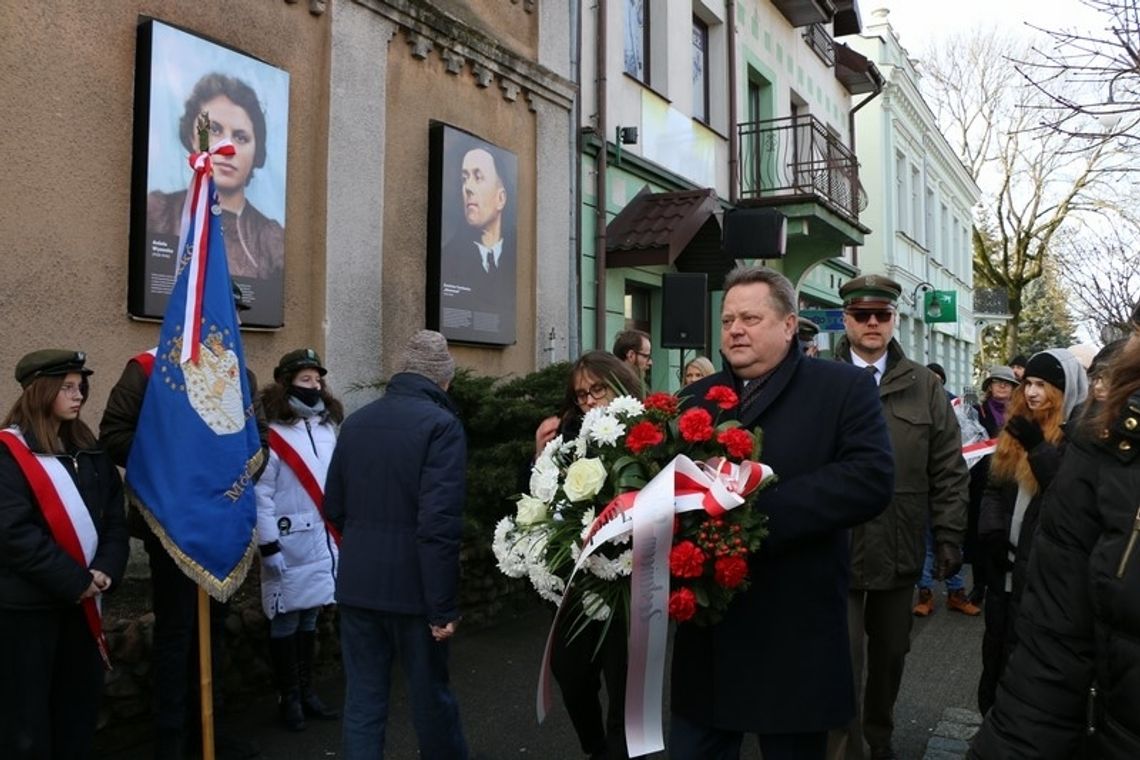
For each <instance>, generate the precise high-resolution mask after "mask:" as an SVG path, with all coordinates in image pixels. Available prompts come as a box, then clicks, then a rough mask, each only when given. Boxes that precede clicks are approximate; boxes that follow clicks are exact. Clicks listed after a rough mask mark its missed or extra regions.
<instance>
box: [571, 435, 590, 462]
mask: <svg viewBox="0 0 1140 760" xmlns="http://www.w3.org/2000/svg"><path fill="white" fill-rule="evenodd" d="M588 446H589V441H587V440H586V436H584V435H580V436H578V437H577V438H576V439H575V440H574V458H575V459H581V458H582V457H584V456H586V450H587V448H588Z"/></svg>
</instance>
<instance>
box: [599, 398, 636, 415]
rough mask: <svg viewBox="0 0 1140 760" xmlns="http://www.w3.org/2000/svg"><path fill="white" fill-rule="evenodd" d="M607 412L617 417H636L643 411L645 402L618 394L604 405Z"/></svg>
mask: <svg viewBox="0 0 1140 760" xmlns="http://www.w3.org/2000/svg"><path fill="white" fill-rule="evenodd" d="M606 409H608V410H609V413H610V414H612V415H615V416H617V417H637V416H639V415H641V414H644V413H645V404H643V403H641V402H640V401H638V400H637V399H635V398H634V397H633V396H618V397H617V398H615V399H614V400H613V401H611V402H610V404H609V406H607V407H606Z"/></svg>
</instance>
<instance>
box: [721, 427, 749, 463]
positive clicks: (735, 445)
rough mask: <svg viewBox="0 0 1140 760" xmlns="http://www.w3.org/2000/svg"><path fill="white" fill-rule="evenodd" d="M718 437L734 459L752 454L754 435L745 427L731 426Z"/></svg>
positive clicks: (745, 457) (744, 457)
mask: <svg viewBox="0 0 1140 760" xmlns="http://www.w3.org/2000/svg"><path fill="white" fill-rule="evenodd" d="M716 439H717V441H718V442H720V443H721V444H722V445H723V446H724V448H725V450H726V451H727V452H728V455H729V456H730V457H732V458H733V459H747V458H748V457H749V456H750V455H751V454H752V436H751V435H749V434H748V431H746V430H744V429H743V428H738V427H734V428H729V429H728V430H725V431H723V432H721V434H720V435H718V436H717V437H716Z"/></svg>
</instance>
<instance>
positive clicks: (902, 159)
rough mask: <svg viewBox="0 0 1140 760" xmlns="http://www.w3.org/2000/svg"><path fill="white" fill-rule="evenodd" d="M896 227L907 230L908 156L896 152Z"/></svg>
mask: <svg viewBox="0 0 1140 760" xmlns="http://www.w3.org/2000/svg"><path fill="white" fill-rule="evenodd" d="M895 210H896V212H897V214H896V217H897V218H896V219H895V227H896V228H897V229H898V231H899V232H905V231H906V156H904V155H903V154H902V153H895Z"/></svg>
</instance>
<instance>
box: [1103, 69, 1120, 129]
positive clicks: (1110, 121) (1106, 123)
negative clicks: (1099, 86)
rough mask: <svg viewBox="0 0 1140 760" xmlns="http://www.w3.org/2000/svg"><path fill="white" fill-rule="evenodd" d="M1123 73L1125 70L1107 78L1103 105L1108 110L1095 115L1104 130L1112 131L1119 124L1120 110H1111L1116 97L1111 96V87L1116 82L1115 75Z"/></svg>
mask: <svg viewBox="0 0 1140 760" xmlns="http://www.w3.org/2000/svg"><path fill="white" fill-rule="evenodd" d="M1124 73H1126V72H1123V71H1121V72H1118V73H1117V74H1116V76H1114V77H1113V78H1112V79H1110V80H1108V102H1107V103H1105V104H1104V105H1105V108H1107V109H1109V110H1108V111H1102V112H1101V113H1098V114H1097V115H1096V120H1097V121H1099V122H1100V125H1101V126H1102V127H1104V130H1105V131H1106V132H1112V131H1113V130H1115V129H1116V127H1117V125H1119V124H1120V116H1121V115H1120V112H1119V111H1114V110H1112V108H1113V106H1115V105H1116V99H1115V98H1113V97H1112V87H1113V85H1115V84H1116V79H1117V77H1119V76H1120V75H1122V74H1124Z"/></svg>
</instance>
